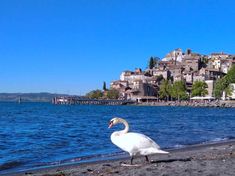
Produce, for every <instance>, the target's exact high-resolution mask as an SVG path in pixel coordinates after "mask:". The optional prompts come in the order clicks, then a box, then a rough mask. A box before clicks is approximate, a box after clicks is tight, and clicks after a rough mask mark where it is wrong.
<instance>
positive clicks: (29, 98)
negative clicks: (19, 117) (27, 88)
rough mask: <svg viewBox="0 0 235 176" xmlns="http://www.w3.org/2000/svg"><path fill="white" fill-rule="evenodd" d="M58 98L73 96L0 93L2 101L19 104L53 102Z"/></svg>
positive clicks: (44, 93) (45, 93)
mask: <svg viewBox="0 0 235 176" xmlns="http://www.w3.org/2000/svg"><path fill="white" fill-rule="evenodd" d="M56 96H71V95H67V94H53V93H47V92H41V93H0V101H8V102H18V101H19V99H21V101H22V102H51V100H52V98H54V97H56Z"/></svg>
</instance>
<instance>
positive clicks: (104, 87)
mask: <svg viewBox="0 0 235 176" xmlns="http://www.w3.org/2000/svg"><path fill="white" fill-rule="evenodd" d="M103 90H104V91H106V90H107V88H106V82H105V81H104V83H103Z"/></svg>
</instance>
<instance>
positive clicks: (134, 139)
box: [111, 132, 168, 156]
mask: <svg viewBox="0 0 235 176" xmlns="http://www.w3.org/2000/svg"><path fill="white" fill-rule="evenodd" d="M111 141H112V142H113V143H114V144H115V145H117V146H118V147H119V148H121V149H122V150H124V151H126V152H128V153H129V154H130V155H131V156H134V155H150V154H154V153H168V152H165V151H162V150H160V147H159V145H158V144H156V143H155V142H154V141H153V140H152V139H150V138H149V137H148V136H146V135H144V134H140V133H132V132H130V133H124V134H123V133H120V132H114V133H112V135H111Z"/></svg>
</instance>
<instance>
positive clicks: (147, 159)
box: [145, 155, 149, 163]
mask: <svg viewBox="0 0 235 176" xmlns="http://www.w3.org/2000/svg"><path fill="white" fill-rule="evenodd" d="M145 159H146V161H147V162H148V163H149V158H148V156H147V155H145Z"/></svg>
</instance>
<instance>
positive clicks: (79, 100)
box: [52, 96, 135, 105]
mask: <svg viewBox="0 0 235 176" xmlns="http://www.w3.org/2000/svg"><path fill="white" fill-rule="evenodd" d="M52 103H53V104H58V105H76V104H80V105H128V104H134V103H135V102H134V101H131V100H111V99H89V98H86V97H79V96H64V97H54V98H53V99H52Z"/></svg>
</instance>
